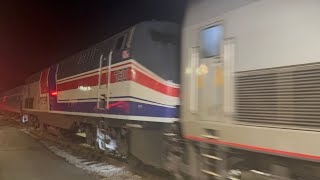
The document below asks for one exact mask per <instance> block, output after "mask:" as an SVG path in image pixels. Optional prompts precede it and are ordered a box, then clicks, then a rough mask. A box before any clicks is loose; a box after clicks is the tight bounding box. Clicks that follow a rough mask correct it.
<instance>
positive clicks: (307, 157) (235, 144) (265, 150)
mask: <svg viewBox="0 0 320 180" xmlns="http://www.w3.org/2000/svg"><path fill="white" fill-rule="evenodd" d="M184 138H185V139H190V140H194V141H201V142H206V143H213V144H220V145H225V146H230V147H235V148H240V149H248V150H253V151H259V152H265V153H271V154H279V155H284V156H291V157H297V158H302V159H310V160H316V161H320V156H313V155H308V154H300V153H294V152H287V151H281V150H275V149H269V148H263V147H258V146H250V145H245V144H238V143H232V142H226V141H220V140H214V139H205V138H200V137H195V136H184Z"/></svg>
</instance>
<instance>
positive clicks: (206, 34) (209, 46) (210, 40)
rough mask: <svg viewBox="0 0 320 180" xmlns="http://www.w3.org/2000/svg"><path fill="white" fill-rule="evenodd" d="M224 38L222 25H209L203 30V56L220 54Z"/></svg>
mask: <svg viewBox="0 0 320 180" xmlns="http://www.w3.org/2000/svg"><path fill="white" fill-rule="evenodd" d="M222 40H223V27H222V26H221V25H218V26H213V27H209V28H207V29H204V30H203V31H202V32H201V51H202V57H203V58H209V57H214V56H219V54H220V47H221V42H222Z"/></svg>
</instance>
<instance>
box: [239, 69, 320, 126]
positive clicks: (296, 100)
mask: <svg viewBox="0 0 320 180" xmlns="http://www.w3.org/2000/svg"><path fill="white" fill-rule="evenodd" d="M235 109H236V114H235V117H236V120H238V121H246V122H256V123H267V124H283V125H294V126H303V127H306V126H309V127H317V126H320V64H307V65H299V66H290V67H281V68H274V69H263V70H255V71H247V72H238V73H236V91H235Z"/></svg>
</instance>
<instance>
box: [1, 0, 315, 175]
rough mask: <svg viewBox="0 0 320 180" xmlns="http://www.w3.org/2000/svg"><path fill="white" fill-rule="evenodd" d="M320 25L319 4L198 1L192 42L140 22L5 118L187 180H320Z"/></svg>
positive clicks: (64, 65) (37, 80) (47, 80)
mask: <svg viewBox="0 0 320 180" xmlns="http://www.w3.org/2000/svg"><path fill="white" fill-rule="evenodd" d="M318 17H320V1H318V0H303V1H301V0H190V1H189V4H188V7H187V9H186V12H185V19H184V22H183V26H182V31H181V35H180V31H179V27H178V26H177V25H174V24H172V23H165V22H144V23H140V24H138V25H136V26H134V27H132V28H130V29H128V30H126V31H124V32H122V33H120V34H118V35H115V36H114V37H112V38H110V39H108V40H106V41H104V42H101V43H99V44H97V45H95V46H93V47H91V48H89V49H87V50H85V51H82V52H80V53H79V54H76V55H74V56H72V57H69V58H67V59H66V60H63V61H61V63H59V64H58V65H53V66H52V67H50V68H48V69H45V70H43V71H42V72H41V73H39V74H36V75H34V76H33V77H30V78H29V79H28V80H27V81H26V84H25V85H24V89H23V91H22V92H14V93H13V92H12V94H13V95H10V92H8V93H5V94H4V96H3V97H2V100H1V103H2V105H1V107H2V108H3V109H4V108H5V109H6V110H12V109H16V111H17V112H19V113H21V114H23V115H24V116H25V115H28V121H37V122H39V124H42V126H45V127H47V128H52V127H57V128H61V129H68V130H71V129H72V130H73V131H74V132H85V134H86V137H87V142H88V143H90V144H93V143H94V142H96V143H97V145H98V147H100V148H101V149H111V150H112V149H113V150H117V151H119V152H120V153H122V154H125V155H128V154H131V155H134V156H135V157H137V158H138V159H140V160H142V161H144V162H145V163H147V164H151V165H156V166H160V167H165V166H166V168H167V169H168V170H171V171H172V172H174V173H175V174H176V175H177V177H180V178H185V179H187V178H189V179H246V180H247V179H319V178H320V165H319V161H320V143H319V142H318V141H317V139H318V138H320V132H319V131H320V129H319V126H320V124H319V123H320V112H319V110H320V87H319V85H318V83H319V82H320V64H319V60H320V50H319V42H320V33H319V32H320V21H319V20H318V19H319V18H318ZM180 39H181V41H180ZM179 42H181V43H179ZM179 52H180V53H179ZM180 69H181V71H180ZM180 79H181V89H182V91H181V92H180V93H179V85H178V84H179V83H180V82H179V81H180ZM19 94H20V97H18V96H19ZM17 95H18V96H17ZM179 97H180V98H181V106H180V103H179ZM19 99H20V100H21V103H19ZM9 100H10V103H9ZM20 104H22V105H20ZM6 105H8V106H6ZM12 107H16V108H12ZM19 108H21V112H20V111H19ZM178 109H180V110H179V111H178Z"/></svg>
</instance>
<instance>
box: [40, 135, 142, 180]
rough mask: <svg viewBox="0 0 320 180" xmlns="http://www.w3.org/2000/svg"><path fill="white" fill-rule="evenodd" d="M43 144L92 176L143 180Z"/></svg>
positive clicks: (121, 169)
mask: <svg viewBox="0 0 320 180" xmlns="http://www.w3.org/2000/svg"><path fill="white" fill-rule="evenodd" d="M42 144H44V145H45V146H46V147H47V148H48V149H49V150H50V151H52V152H53V153H54V154H56V155H57V156H60V157H62V158H64V159H65V160H66V161H68V162H69V163H70V164H72V165H74V166H76V167H78V168H81V169H83V170H85V171H86V172H88V173H90V174H94V175H97V176H99V177H102V178H103V180H109V179H110V180H111V179H112V180H142V178H141V177H140V176H138V175H134V174H132V173H131V172H130V171H128V170H126V168H125V167H117V166H114V165H110V164H107V163H104V162H103V163H99V162H94V161H88V160H86V159H81V158H79V157H76V156H73V155H71V154H70V153H68V152H66V151H64V150H61V149H59V148H57V147H55V146H52V145H50V144H49V143H47V142H44V141H42Z"/></svg>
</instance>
